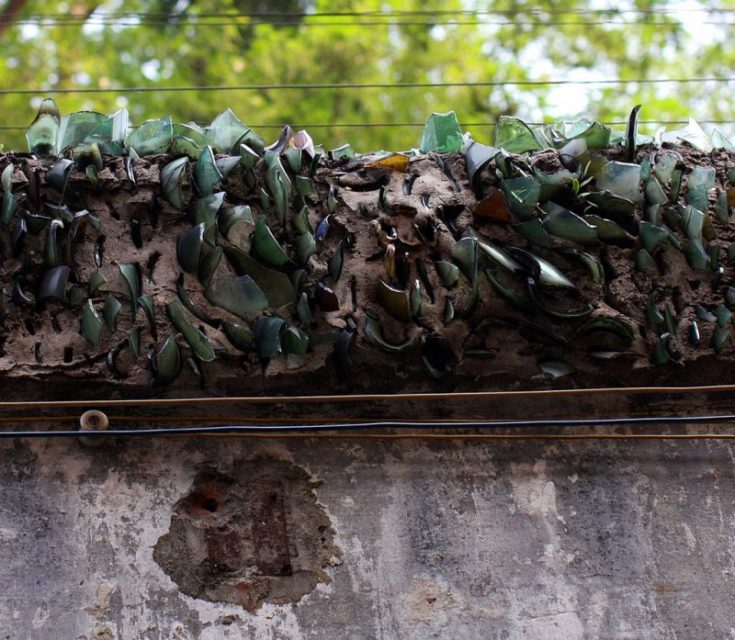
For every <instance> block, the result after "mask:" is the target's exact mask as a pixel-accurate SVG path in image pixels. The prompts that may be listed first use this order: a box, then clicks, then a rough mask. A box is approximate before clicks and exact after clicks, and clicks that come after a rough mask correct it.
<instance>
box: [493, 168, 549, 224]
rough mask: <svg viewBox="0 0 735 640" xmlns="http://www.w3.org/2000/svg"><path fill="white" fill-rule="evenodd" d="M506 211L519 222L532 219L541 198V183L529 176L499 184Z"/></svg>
mask: <svg viewBox="0 0 735 640" xmlns="http://www.w3.org/2000/svg"><path fill="white" fill-rule="evenodd" d="M501 188H502V189H503V193H505V199H506V201H507V202H508V209H510V212H511V213H512V214H513V215H514V216H515V217H516V218H518V219H519V220H529V219H531V218H532V217H533V215H534V211H535V210H536V205H537V204H538V203H539V200H540V198H541V183H540V182H539V181H538V180H537V179H536V178H533V177H531V176H524V177H521V178H510V179H508V180H503V182H502V183H501Z"/></svg>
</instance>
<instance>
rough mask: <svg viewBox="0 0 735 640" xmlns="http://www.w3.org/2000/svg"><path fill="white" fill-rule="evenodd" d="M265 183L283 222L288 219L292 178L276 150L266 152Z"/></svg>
mask: <svg viewBox="0 0 735 640" xmlns="http://www.w3.org/2000/svg"><path fill="white" fill-rule="evenodd" d="M265 164H266V167H267V170H266V172H265V183H266V185H267V186H268V190H269V191H270V194H271V195H272V196H273V199H274V201H275V204H276V213H277V214H278V218H279V221H280V222H281V224H283V223H284V222H285V219H286V209H287V208H288V203H289V202H290V200H291V187H292V185H291V179H290V178H289V177H288V174H287V173H286V170H285V169H284V168H283V164H281V158H280V156H279V155H278V154H277V153H276V152H274V151H266V152H265Z"/></svg>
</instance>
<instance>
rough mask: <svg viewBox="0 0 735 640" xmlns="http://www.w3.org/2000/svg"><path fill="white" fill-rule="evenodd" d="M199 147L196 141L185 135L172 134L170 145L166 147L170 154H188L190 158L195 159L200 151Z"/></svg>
mask: <svg viewBox="0 0 735 640" xmlns="http://www.w3.org/2000/svg"><path fill="white" fill-rule="evenodd" d="M202 149H204V147H201V146H200V145H198V144H197V143H196V142H194V141H193V140H191V139H190V138H187V137H185V136H174V138H173V140H172V141H171V145H170V146H169V148H168V152H169V153H170V154H171V155H172V156H182V155H185V156H188V157H189V158H191V159H192V160H196V159H197V158H198V157H199V156H200V154H201V153H202Z"/></svg>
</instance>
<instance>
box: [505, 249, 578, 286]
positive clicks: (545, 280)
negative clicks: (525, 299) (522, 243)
mask: <svg viewBox="0 0 735 640" xmlns="http://www.w3.org/2000/svg"><path fill="white" fill-rule="evenodd" d="M509 251H510V252H511V255H512V256H513V257H514V258H516V259H518V260H524V261H525V262H527V263H530V264H531V265H532V266H533V272H534V273H533V276H534V278H535V279H536V281H537V282H538V283H539V284H540V285H543V286H545V287H552V288H562V289H576V287H575V286H574V284H573V283H572V282H571V281H570V280H569V278H567V277H566V276H565V275H564V274H563V273H562V272H561V271H560V270H559V269H557V268H556V267H555V266H554V265H553V264H551V263H550V262H549V261H548V260H544V259H543V258H541V257H539V256H537V255H535V254H533V253H531V252H529V251H524V250H523V249H518V248H517V247H510V248H509Z"/></svg>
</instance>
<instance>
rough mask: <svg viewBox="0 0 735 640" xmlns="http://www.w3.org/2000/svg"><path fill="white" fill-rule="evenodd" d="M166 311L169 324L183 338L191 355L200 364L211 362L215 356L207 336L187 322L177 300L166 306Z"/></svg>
mask: <svg viewBox="0 0 735 640" xmlns="http://www.w3.org/2000/svg"><path fill="white" fill-rule="evenodd" d="M166 310H167V311H168V317H169V319H170V320H171V323H172V324H173V325H174V327H176V329H177V331H179V332H180V333H181V335H182V336H183V337H184V340H186V343H187V344H188V345H189V347H190V348H191V350H192V353H193V354H194V355H195V356H196V357H197V358H198V359H199V360H201V361H202V362H211V361H212V360H214V357H215V355H214V348H213V347H212V343H211V342H210V341H209V338H207V336H205V335H204V334H203V333H202V332H201V331H200V330H199V329H197V328H196V327H194V325H192V324H191V322H189V320H187V318H186V315H185V314H184V308H183V307H182V306H181V303H180V302H179V301H178V300H172V301H171V302H169V303H168V304H167V305H166Z"/></svg>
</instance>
